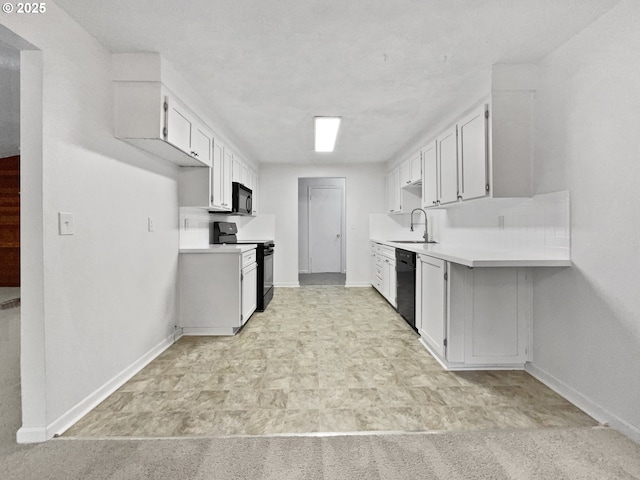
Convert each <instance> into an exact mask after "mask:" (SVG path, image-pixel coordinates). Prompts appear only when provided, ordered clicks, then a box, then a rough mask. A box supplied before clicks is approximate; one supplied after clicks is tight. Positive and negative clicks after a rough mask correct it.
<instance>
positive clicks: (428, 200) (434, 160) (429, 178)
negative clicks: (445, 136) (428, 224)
mask: <svg viewBox="0 0 640 480" xmlns="http://www.w3.org/2000/svg"><path fill="white" fill-rule="evenodd" d="M422 162H423V166H422V204H423V206H424V208H427V207H433V206H435V205H437V204H438V157H437V155H436V142H435V141H434V142H431V144H429V145H428V146H427V147H425V148H424V149H423V150H422Z"/></svg>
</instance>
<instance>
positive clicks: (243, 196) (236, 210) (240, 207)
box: [231, 182, 253, 215]
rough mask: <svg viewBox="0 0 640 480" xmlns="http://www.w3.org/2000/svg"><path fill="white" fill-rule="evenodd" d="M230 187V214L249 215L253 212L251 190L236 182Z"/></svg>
mask: <svg viewBox="0 0 640 480" xmlns="http://www.w3.org/2000/svg"><path fill="white" fill-rule="evenodd" d="M231 185H232V187H231V213H232V214H236V215H251V214H252V212H253V205H252V203H251V202H252V200H251V189H250V188H247V187H245V186H244V185H242V184H241V183H238V182H233V183H232V184H231Z"/></svg>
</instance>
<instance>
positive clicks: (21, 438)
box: [16, 427, 51, 444]
mask: <svg viewBox="0 0 640 480" xmlns="http://www.w3.org/2000/svg"><path fill="white" fill-rule="evenodd" d="M49 438H51V437H47V429H46V427H21V428H20V429H19V430H18V433H16V442H17V443H20V444H24V443H42V442H46V441H47V440H49Z"/></svg>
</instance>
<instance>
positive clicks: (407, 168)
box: [400, 160, 411, 188]
mask: <svg viewBox="0 0 640 480" xmlns="http://www.w3.org/2000/svg"><path fill="white" fill-rule="evenodd" d="M406 185H411V161H410V160H405V161H404V162H403V163H402V165H400V188H402V187H404V186H406Z"/></svg>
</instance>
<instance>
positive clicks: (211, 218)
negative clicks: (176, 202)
mask: <svg viewBox="0 0 640 480" xmlns="http://www.w3.org/2000/svg"><path fill="white" fill-rule="evenodd" d="M213 222H235V223H236V224H237V225H238V239H239V240H270V239H274V237H275V230H276V229H275V224H276V222H275V215H267V214H260V215H257V216H255V217H250V216H240V215H220V214H211V213H209V212H208V211H207V210H206V209H204V208H198V207H181V208H180V248H198V247H206V246H207V245H209V242H210V235H211V233H210V232H211V225H212V224H213Z"/></svg>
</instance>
